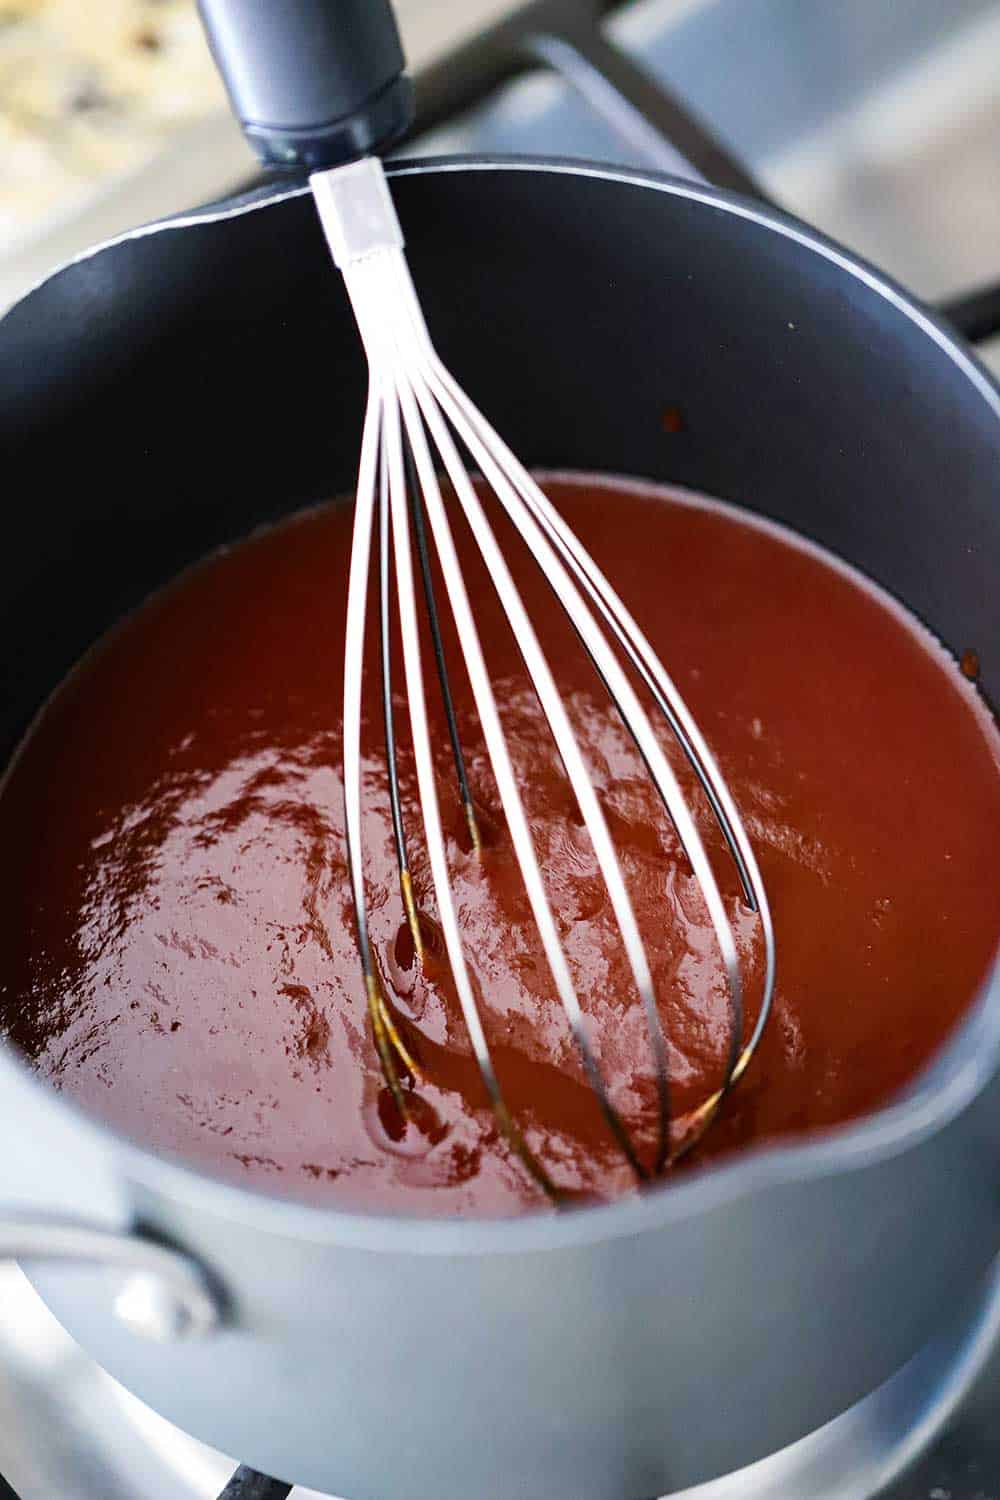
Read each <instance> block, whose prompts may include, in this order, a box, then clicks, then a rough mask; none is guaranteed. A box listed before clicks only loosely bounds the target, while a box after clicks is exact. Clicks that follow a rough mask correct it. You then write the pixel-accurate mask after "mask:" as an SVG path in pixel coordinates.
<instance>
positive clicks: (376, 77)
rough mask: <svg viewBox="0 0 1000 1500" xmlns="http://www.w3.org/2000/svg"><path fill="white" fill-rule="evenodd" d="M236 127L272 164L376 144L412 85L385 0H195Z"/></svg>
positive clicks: (382, 141) (409, 97) (407, 100)
mask: <svg viewBox="0 0 1000 1500" xmlns="http://www.w3.org/2000/svg"><path fill="white" fill-rule="evenodd" d="M198 8H199V10H200V12H201V18H202V22H203V24H204V27H205V30H206V32H207V34H208V41H209V46H210V47H211V49H212V54H213V56H214V58H215V61H216V64H217V66H218V68H219V71H220V73H221V74H222V77H223V80H224V81H225V84H226V88H227V89H228V91H229V97H230V100H231V101H232V105H233V109H234V110H235V112H236V115H237V117H238V119H239V121H240V124H241V125H242V127H243V133H244V134H245V136H246V137H247V140H248V141H249V142H250V144H251V145H252V146H253V148H254V149H255V151H256V152H257V154H258V155H259V156H260V157H261V158H262V159H263V160H264V161H265V162H267V163H268V164H269V165H271V166H285V167H306V168H309V169H310V170H314V169H316V168H323V167H333V166H337V165H339V164H340V163H341V162H346V161H353V160H354V159H355V158H357V157H360V156H367V155H370V154H371V153H372V152H376V151H380V150H382V149H384V148H385V147H386V146H388V145H389V144H390V143H391V142H392V141H393V140H395V139H396V138H397V137H398V136H399V135H401V134H402V133H403V131H404V130H405V129H406V128H407V126H408V125H409V123H410V120H411V118H412V114H413V94H412V88H411V85H410V80H409V79H408V78H407V77H406V74H405V72H404V69H405V66H406V62H405V59H404V57H403V49H402V46H401V44H400V40H399V31H398V29H397V27H396V19H395V16H394V15H393V11H392V6H391V4H390V3H389V0H198Z"/></svg>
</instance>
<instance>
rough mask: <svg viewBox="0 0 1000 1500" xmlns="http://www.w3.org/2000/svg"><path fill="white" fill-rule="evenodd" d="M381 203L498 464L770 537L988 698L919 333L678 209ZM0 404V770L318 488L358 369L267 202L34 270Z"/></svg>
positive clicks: (995, 662)
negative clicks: (97, 651) (49, 270)
mask: <svg viewBox="0 0 1000 1500" xmlns="http://www.w3.org/2000/svg"><path fill="white" fill-rule="evenodd" d="M394 191H395V194H396V198H397V202H398V206H399V211H400V216H401V219H402V222H403V225H404V228H405V230H406V232H407V237H408V244H409V254H410V260H411V265H412V269H413V272H414V277H415V280H416V284H417V286H418V288H419V290H420V292H421V295H422V297H423V300H424V304H425V310H426V314H427V319H428V323H429V325H430V328H431V330H432V333H433V335H434V337H435V340H436V342H437V344H438V347H439V349H440V351H441V353H442V354H443V356H444V357H445V359H446V361H447V362H448V363H449V364H450V365H451V366H452V368H453V369H454V371H455V373H456V374H457V375H458V377H459V379H460V380H461V381H462V382H463V384H464V385H465V386H466V387H467V389H468V390H469V391H470V393H471V394H472V395H473V396H474V398H475V399H477V400H478V401H479V402H480V404H481V405H482V406H483V408H484V409H485V410H486V412H487V413H489V414H490V416H491V417H492V418H493V420H494V421H495V423H496V425H497V426H498V428H499V429H500V431H501V432H502V433H503V434H504V436H505V437H506V438H507V439H508V440H509V441H510V442H511V444H512V446H513V447H514V449H515V450H516V451H517V452H518V453H519V454H520V455H521V456H522V457H523V458H524V459H525V460H526V461H527V462H528V463H529V464H532V465H547V466H556V467H578V468H584V469H599V470H606V471H610V472H619V473H625V474H634V475H643V476H649V477H652V478H657V479H662V480H667V481H674V482H678V483H681V484H685V485H688V486H691V487H693V488H695V489H698V490H702V491H706V492H709V493H711V494H715V495H718V496H722V497H724V498H728V499H732V500H736V501H740V502H742V503H744V504H747V505H748V506H750V507H752V508H753V509H756V510H760V511H762V512H764V513H766V514H769V515H772V516H775V517H777V518H779V519H782V520H784V521H786V522H788V523H789V524H790V525H792V526H794V527H796V528H798V529H799V530H800V531H802V532H804V533H806V534H808V535H810V536H813V537H815V538H816V539H817V540H820V541H822V542H824V543H826V544H827V545H828V546H830V547H832V548H833V549H834V550H835V551H837V552H839V553H841V554H842V555H843V556H845V557H847V558H849V559H850V560H852V561H853V562H855V563H856V564H858V565H859V566H861V567H862V568H864V569H865V570H866V571H868V572H869V573H871V574H872V575H873V576H875V577H876V578H878V579H879V580H880V581H881V582H883V583H884V584H885V585H886V586H888V587H889V588H890V589H892V590H893V591H894V592H895V593H897V594H898V595H899V596H901V597H902V598H903V599H905V600H906V601H907V602H908V603H909V604H910V606H911V607H912V608H914V609H915V610H916V611H917V612H918V613H919V614H920V615H922V616H923V617H924V618H925V619H926V620H927V621H928V623H930V624H931V625H932V626H933V628H934V629H936V630H937V632H938V633H939V634H940V635H941V636H942V638H943V639H944V640H945V641H946V642H948V644H950V645H951V646H952V647H953V648H954V649H956V650H962V649H965V648H966V647H974V648H975V649H976V650H977V652H978V654H979V656H980V659H981V662H982V665H983V680H984V686H985V687H986V689H987V691H992V693H993V694H994V695H996V694H997V693H998V691H1000V607H998V606H997V603H996V590H995V585H994V581H993V580H994V578H995V568H996V562H995V560H996V558H997V557H998V556H1000V506H998V505H997V503H996V492H997V483H996V474H997V472H998V470H997V459H998V456H1000V422H998V420H997V407H996V404H995V400H994V398H993V396H992V393H991V392H990V390H989V387H988V386H987V385H985V384H984V383H980V385H978V386H977V384H976V383H975V379H976V378H979V379H980V381H981V377H971V378H970V374H969V369H968V367H967V366H965V365H963V363H962V356H961V355H959V356H958V357H957V358H956V355H955V353H954V351H953V349H952V348H951V347H950V346H949V344H948V341H947V339H944V338H941V337H940V336H938V340H937V341H935V335H934V332H933V328H932V325H930V324H928V323H927V322H923V321H921V319H920V318H919V317H918V318H916V319H915V318H914V317H913V316H911V315H910V314H909V313H908V312H907V311H905V310H904V309H903V308H901V307H900V305H899V304H898V303H897V302H895V301H894V300H893V299H892V297H890V296H886V295H884V294H883V293H882V292H881V291H879V290H877V289H875V288H874V287H873V286H872V285H871V284H870V283H869V282H868V281H867V280H866V279H865V278H864V277H862V276H859V275H858V274H856V273H854V272H852V271H850V270H847V269H845V268H844V266H843V265H842V264H839V263H838V261H837V259H836V258H831V257H828V256H824V255H821V254H818V253H816V252H815V250H813V249H810V248H808V247H807V246H806V245H804V244H803V243H802V242H801V240H800V239H799V238H798V237H797V232H795V231H793V232H791V233H779V232H777V231H776V230H775V228H774V225H773V222H770V223H769V222H760V221H759V220H756V219H755V218H754V217H753V215H752V214H750V213H749V211H748V210H746V209H743V210H740V211H739V212H737V211H734V210H733V209H732V208H727V207H726V206H724V205H720V204H718V203H711V202H709V203H706V202H702V201H698V200H697V199H696V198H691V197H689V196H686V195H685V194H684V193H683V192H680V193H679V192H677V191H658V190H656V189H655V188H651V187H650V186H648V185H647V186H643V185H641V184H639V183H637V182H628V181H621V180H612V179H610V178H606V179H602V178H600V177H597V176H593V175H580V174H578V173H571V172H566V171H552V170H537V169H536V170H523V169H521V170H517V169H513V168H510V167H508V168H505V169H504V168H501V169H489V170H478V171H477V170H463V171H455V170H450V171H442V170H434V169H432V170H429V171H423V172H417V173H412V174H408V175H403V176H400V177H397V178H396V180H395V184H394ZM929 329H931V331H930V332H929V331H928V330H929ZM0 388H2V394H3V402H2V406H3V417H2V422H3V429H2V430H3V447H4V452H5V457H4V472H5V478H6V486H5V490H6V496H7V504H6V506H5V509H4V525H5V536H4V542H5V545H4V547H3V553H2V560H0V568H2V586H0V616H2V631H0V655H2V665H0V673H2V704H3V707H2V720H0V755H2V756H3V757H4V758H5V757H6V755H7V754H8V753H9V751H10V749H11V748H12V746H13V745H14V743H16V740H17V738H18V736H19V735H20V734H21V732H22V731H23V729H24V727H25V724H26V722H27V721H28V719H29V718H30V716H31V714H32V713H33V712H34V711H35V710H36V709H37V707H38V706H39V704H40V703H41V701H43V699H44V698H45V696H46V695H47V693H48V692H49V691H50V690H51V688H52V687H53V686H54V684H55V683H56V682H57V681H58V679H59V678H60V676H61V675H62V674H63V673H64V672H65V671H66V670H67V668H68V667H69V666H70V665H71V664H72V662H73V661H74V659H75V658H76V657H77V656H78V655H79V654H80V653H81V651H82V650H84V649H85V648H86V646H87V645H88V644H89V643H90V642H91V641H92V640H93V639H94V638H95V637H96V636H98V635H99V634H100V633H101V632H102V631H103V630H104V629H106V628H107V626H108V625H110V624H111V623H112V622H113V621H114V620H115V619H116V618H117V617H118V616H120V615H121V614H122V613H123V612H124V611H125V610H127V609H129V608H131V607H133V606H134V605H136V604H137V603H138V602H139V601H140V600H141V599H142V598H143V597H144V596H145V595H146V594H147V593H148V592H149V591H150V590H151V589H153V588H154V587H156V586H157V585H158V584H160V583H162V582H163V581H164V580H166V579H167V578H168V577H169V576H170V575H171V574H173V573H175V572H176V571H177V570H178V569H179V568H180V567H182V566H183V565H185V564H186V563H188V562H189V561H191V560H193V559H194V558H196V557H198V556H199V555H201V554H203V553H204V552H206V551H207V550H208V549H210V548H212V547H214V546H216V545H217V544H219V543H220V542H222V541H224V540H226V539H228V538H232V537H235V536H238V535H240V534H242V533H245V532H246V531H248V530H250V529H251V528H252V527H253V526H254V525H256V524H258V523H259V522H261V521H262V520H265V519H267V518H269V517H273V516H275V515H277V514H279V513H281V512H283V511H286V510H288V509H290V508H293V507H295V506H298V505H300V504H302V503H304V502H307V501H310V500H314V499H316V498H318V497H321V496H326V495H332V494H336V493H338V492H344V491H347V490H349V489H350V486H351V483H352V480H353V476H354V472H355V467H356V463H357V453H358V444H359V437H360V428H361V416H362V403H363V400H364V390H365V372H364V364H363V358H362V355H361V352H360V349H359V346H358V341H357V338H356V335H355V331H354V327H353V322H352V319H351V315H350V311H349V308H348V306H347V302H346V297H345V294H344V292H343V290H342V287H341V284H340V280H339V277H338V276H337V274H336V272H335V271H334V270H333V269H332V267H331V265H330V262H329V260H328V257H327V253H326V249H325V245H324V242H323V239H322V236H321V233H320V230H319V226H318V223H317V221H316V218H315V214H314V211H313V208H312V205H311V201H310V200H309V199H308V198H306V197H297V198H290V199H287V200H285V201H283V202H280V203H276V204H272V205H270V206H267V207H258V208H256V209H254V210H253V211H252V212H247V213H242V214H240V215H236V216H230V217H227V218H222V219H220V220H218V221H216V222H210V223H202V224H198V225H195V226H192V227H186V228H176V229H165V230H161V231H158V232H156V233H154V234H150V235H146V236H143V237H139V238H135V239H131V240H128V241H126V242H124V243H122V244H119V245H117V246H115V247H114V248H111V249H108V250H105V251H103V252H101V253H99V254H97V255H95V256H93V257H91V258H88V259H86V260H84V261H82V262H80V263H78V264H76V265H75V266H73V267H71V268H69V269H68V270H66V271H64V272H62V273H61V274H60V275H58V276H56V277H55V278H54V279H53V280H51V281H50V282H48V283H47V284H46V285H45V286H44V287H42V288H41V289H40V290H38V291H36V292H35V293H33V294H32V295H31V296H29V297H28V298H27V299H26V300H25V301H23V302H22V303H21V304H19V305H18V306H17V307H16V308H15V309H14V310H13V311H12V312H11V313H10V314H9V315H8V316H7V318H6V319H5V320H4V322H3V323H2V324H0ZM665 566H666V567H667V568H668V567H669V559H665ZM665 576H669V575H668V574H666V575H665ZM790 623H791V622H790ZM804 668H805V669H808V664H804ZM792 690H794V685H790V691H792ZM137 712H141V705H137Z"/></svg>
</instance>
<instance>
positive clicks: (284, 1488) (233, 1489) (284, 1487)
mask: <svg viewBox="0 0 1000 1500" xmlns="http://www.w3.org/2000/svg"><path fill="white" fill-rule="evenodd" d="M291 1493H292V1486H291V1485H290V1484H284V1483H283V1482H282V1481H281V1480H280V1479H268V1477H267V1475H266V1474H258V1473H257V1471H256V1469H248V1468H246V1467H245V1465H243V1464H241V1465H240V1467H239V1468H238V1469H237V1470H236V1473H235V1474H234V1475H233V1477H232V1479H231V1480H230V1481H229V1483H228V1484H227V1485H226V1488H225V1489H224V1490H223V1491H222V1494H221V1495H220V1496H219V1500H287V1497H288V1496H289V1495H290V1494H291Z"/></svg>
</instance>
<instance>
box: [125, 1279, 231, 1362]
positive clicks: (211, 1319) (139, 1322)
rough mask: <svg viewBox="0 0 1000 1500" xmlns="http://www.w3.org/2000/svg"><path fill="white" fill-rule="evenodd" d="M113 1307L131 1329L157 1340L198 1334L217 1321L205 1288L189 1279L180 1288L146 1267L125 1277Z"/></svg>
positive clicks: (214, 1325) (169, 1341)
mask: <svg viewBox="0 0 1000 1500" xmlns="http://www.w3.org/2000/svg"><path fill="white" fill-rule="evenodd" d="M114 1310H115V1316H116V1317H117V1318H118V1320H119V1322H121V1323H124V1325H125V1327H126V1328H128V1329H130V1330H131V1332H132V1333H135V1334H138V1335H139V1337H140V1338H146V1339H151V1340H153V1341H155V1342H156V1343H161V1344H162V1343H176V1342H178V1341H180V1340H181V1339H190V1338H198V1337H200V1336H201V1335H203V1334H206V1333H209V1332H211V1330H212V1329H213V1328H216V1327H217V1326H218V1323H219V1310H218V1307H217V1305H216V1303H215V1301H214V1299H213V1298H212V1297H211V1296H210V1295H209V1293H208V1291H207V1290H203V1289H200V1288H199V1287H198V1286H196V1285H195V1284H194V1283H193V1282H192V1284H191V1286H190V1287H189V1288H187V1289H185V1290H183V1291H182V1290H180V1289H179V1288H176V1287H171V1286H169V1285H168V1284H167V1282H166V1281H164V1280H163V1278H162V1277H161V1276H158V1275H156V1274H155V1272H150V1271H136V1272H134V1273H133V1274H132V1275H131V1276H129V1277H128V1278H127V1280H126V1281H125V1283H124V1285H123V1286H122V1288H121V1291H120V1292H119V1293H118V1295H117V1297H116V1298H115V1304H114Z"/></svg>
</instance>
